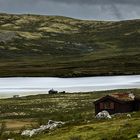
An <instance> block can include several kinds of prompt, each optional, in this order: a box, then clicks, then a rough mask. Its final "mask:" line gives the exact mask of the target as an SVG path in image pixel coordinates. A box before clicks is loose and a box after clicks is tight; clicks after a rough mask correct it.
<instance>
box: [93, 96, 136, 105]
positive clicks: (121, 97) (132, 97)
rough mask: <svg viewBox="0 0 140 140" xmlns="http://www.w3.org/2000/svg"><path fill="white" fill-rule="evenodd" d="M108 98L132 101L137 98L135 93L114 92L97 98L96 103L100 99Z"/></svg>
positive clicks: (118, 100) (121, 101)
mask: <svg viewBox="0 0 140 140" xmlns="http://www.w3.org/2000/svg"><path fill="white" fill-rule="evenodd" d="M106 99H111V100H114V101H116V102H120V103H123V102H130V101H134V100H135V95H134V94H133V93H114V94H111V95H106V96H104V97H102V98H100V99H98V100H96V101H95V102H94V103H95V104H96V103H98V102H100V101H103V100H106Z"/></svg>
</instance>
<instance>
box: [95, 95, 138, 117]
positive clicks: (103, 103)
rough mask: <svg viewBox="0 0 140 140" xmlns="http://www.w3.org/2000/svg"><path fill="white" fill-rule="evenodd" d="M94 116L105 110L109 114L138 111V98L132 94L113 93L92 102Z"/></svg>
mask: <svg viewBox="0 0 140 140" xmlns="http://www.w3.org/2000/svg"><path fill="white" fill-rule="evenodd" d="M94 104H95V114H98V113H99V112H101V111H103V110H106V111H108V112H109V113H110V114H115V113H126V112H133V111H138V110H140V98H139V97H136V96H135V95H134V94H132V93H115V94H112V95H107V96H104V97H102V98H100V99H98V100H96V101H95V102H94Z"/></svg>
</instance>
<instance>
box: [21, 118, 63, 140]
mask: <svg viewBox="0 0 140 140" xmlns="http://www.w3.org/2000/svg"><path fill="white" fill-rule="evenodd" d="M64 124H65V123H64V122H61V121H52V120H49V121H48V124H47V125H41V126H40V127H39V128H37V129H32V130H24V131H23V132H22V133H21V135H22V136H27V137H32V136H34V135H37V134H39V133H41V132H43V131H45V130H53V129H56V128H58V127H61V126H62V125H64Z"/></svg>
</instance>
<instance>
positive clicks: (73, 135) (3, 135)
mask: <svg viewBox="0 0 140 140" xmlns="http://www.w3.org/2000/svg"><path fill="white" fill-rule="evenodd" d="M129 91H130V90H114V91H101V92H90V93H73V94H70V93H66V94H54V95H47V94H46V95H45V94H44V95H35V96H27V97H21V98H17V99H14V98H9V99H0V139H1V140H7V139H8V138H14V139H15V140H138V139H137V134H138V133H140V112H131V116H132V117H131V118H129V117H127V114H120V115H119V114H118V115H116V116H113V118H112V119H111V120H97V119H95V113H94V105H93V102H94V101H95V100H96V99H98V98H100V97H102V96H105V95H107V94H112V93H115V92H129ZM131 91H132V92H133V93H135V94H137V95H140V90H139V89H132V90H131ZM48 120H57V121H63V122H67V124H66V125H64V126H63V127H62V128H58V129H56V130H54V131H50V132H46V133H41V134H39V135H37V136H35V137H32V138H28V137H21V135H20V134H21V132H22V131H23V130H26V129H33V128H38V127H39V126H40V125H41V124H46V123H47V122H48ZM3 122H5V123H4V124H5V127H4V128H3V129H1V123H3ZM8 132H9V133H8Z"/></svg>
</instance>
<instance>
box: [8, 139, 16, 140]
mask: <svg viewBox="0 0 140 140" xmlns="http://www.w3.org/2000/svg"><path fill="white" fill-rule="evenodd" d="M7 140H15V139H7Z"/></svg>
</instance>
